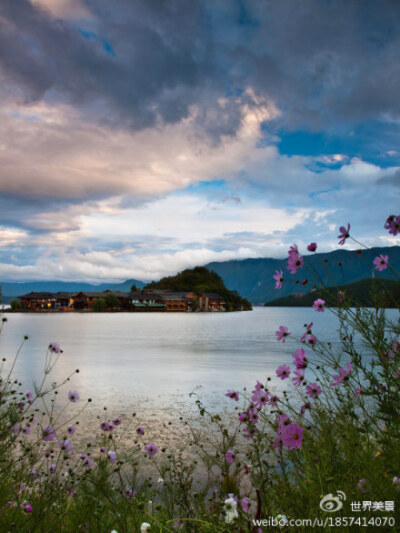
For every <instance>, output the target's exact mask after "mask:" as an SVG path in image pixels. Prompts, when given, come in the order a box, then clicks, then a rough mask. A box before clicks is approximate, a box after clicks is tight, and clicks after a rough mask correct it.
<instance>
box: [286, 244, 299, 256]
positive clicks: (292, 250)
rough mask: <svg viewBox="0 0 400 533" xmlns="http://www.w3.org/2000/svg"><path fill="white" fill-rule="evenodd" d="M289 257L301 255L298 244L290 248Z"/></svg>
mask: <svg viewBox="0 0 400 533" xmlns="http://www.w3.org/2000/svg"><path fill="white" fill-rule="evenodd" d="M288 255H289V256H291V255H299V249H298V247H297V244H293V245H292V246H289V251H288Z"/></svg>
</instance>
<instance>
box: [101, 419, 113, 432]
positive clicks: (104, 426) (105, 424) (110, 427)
mask: <svg viewBox="0 0 400 533" xmlns="http://www.w3.org/2000/svg"><path fill="white" fill-rule="evenodd" d="M100 429H102V430H103V431H112V430H113V429H114V428H113V425H112V424H110V423H109V422H107V420H104V422H102V423H101V424H100Z"/></svg>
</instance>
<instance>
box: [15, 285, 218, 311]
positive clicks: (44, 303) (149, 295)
mask: <svg viewBox="0 0 400 533" xmlns="http://www.w3.org/2000/svg"><path fill="white" fill-rule="evenodd" d="M99 300H102V301H103V302H105V306H106V307H108V308H112V309H113V310H117V311H206V312H207V311H226V302H225V300H224V298H223V297H222V296H221V295H219V294H216V293H202V294H195V293H194V292H173V291H170V290H155V289H144V290H142V291H141V292H119V291H112V290H106V291H103V292H85V291H81V292H57V293H51V292H30V293H29V294H25V295H23V296H21V297H20V301H21V309H22V310H26V311H34V312H36V311H38V312H40V311H42V312H43V311H93V310H96V302H97V303H98V301H99ZM111 302H112V303H111Z"/></svg>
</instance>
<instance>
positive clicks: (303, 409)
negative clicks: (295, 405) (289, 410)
mask: <svg viewBox="0 0 400 533" xmlns="http://www.w3.org/2000/svg"><path fill="white" fill-rule="evenodd" d="M306 409H311V404H310V402H306V403H305V404H303V405H302V406H301V407H300V416H304V413H305V412H306Z"/></svg>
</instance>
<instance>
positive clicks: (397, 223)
mask: <svg viewBox="0 0 400 533" xmlns="http://www.w3.org/2000/svg"><path fill="white" fill-rule="evenodd" d="M385 229H387V230H389V233H390V234H391V235H397V234H398V233H400V215H399V216H397V217H396V216H395V215H390V217H388V218H387V220H386V223H385Z"/></svg>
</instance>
